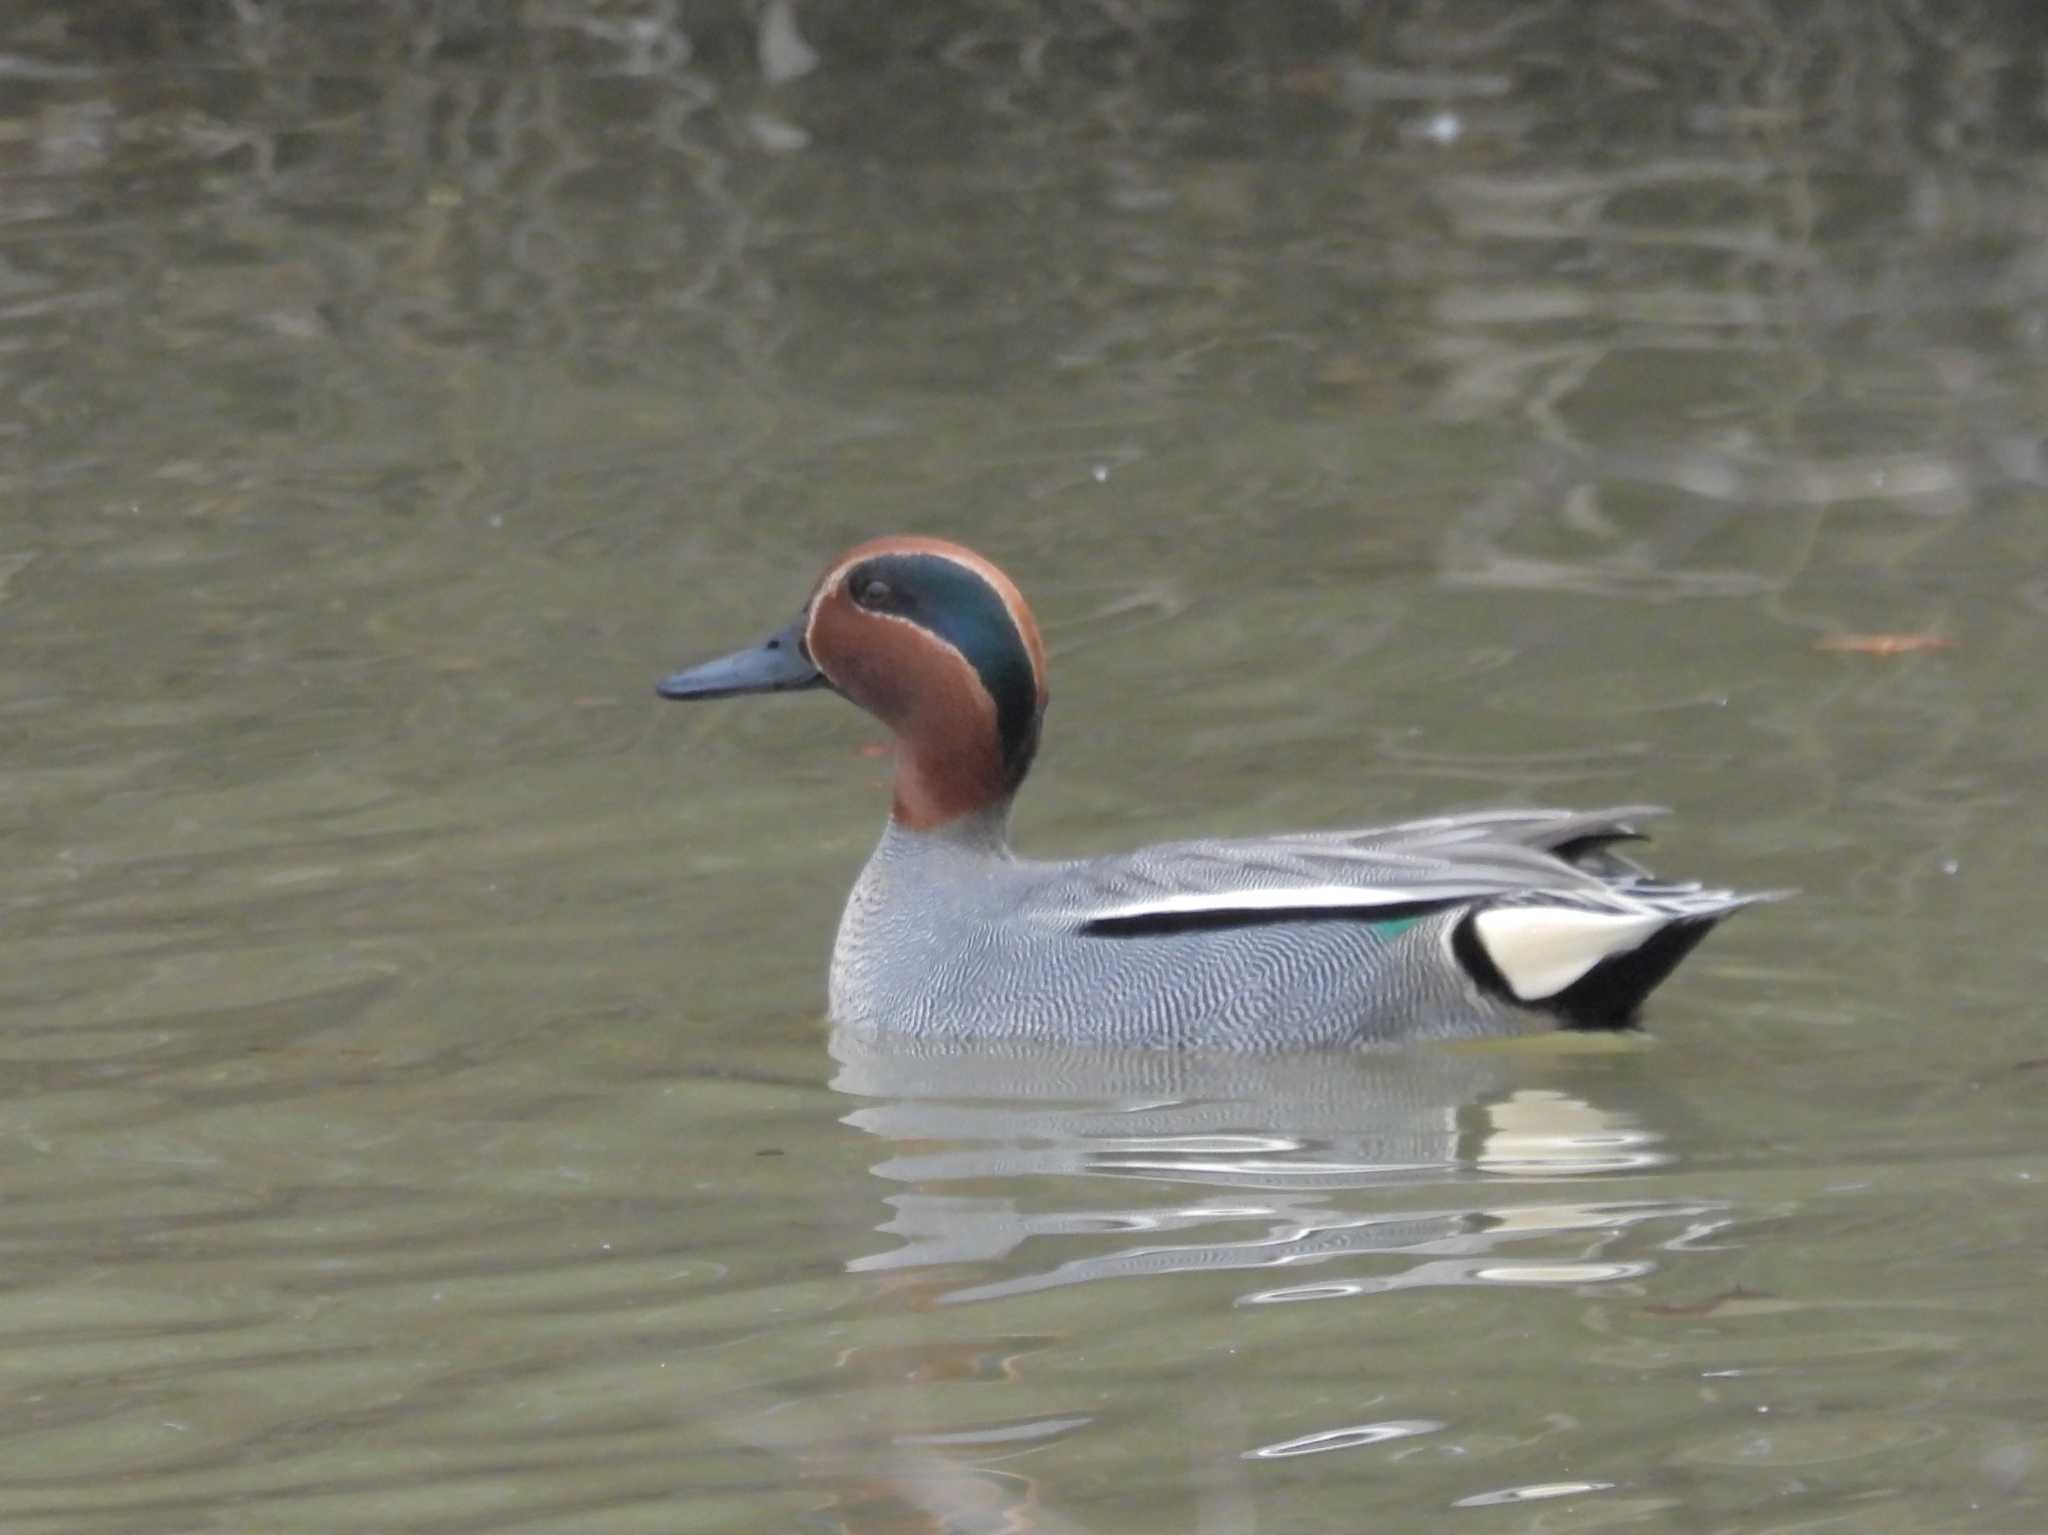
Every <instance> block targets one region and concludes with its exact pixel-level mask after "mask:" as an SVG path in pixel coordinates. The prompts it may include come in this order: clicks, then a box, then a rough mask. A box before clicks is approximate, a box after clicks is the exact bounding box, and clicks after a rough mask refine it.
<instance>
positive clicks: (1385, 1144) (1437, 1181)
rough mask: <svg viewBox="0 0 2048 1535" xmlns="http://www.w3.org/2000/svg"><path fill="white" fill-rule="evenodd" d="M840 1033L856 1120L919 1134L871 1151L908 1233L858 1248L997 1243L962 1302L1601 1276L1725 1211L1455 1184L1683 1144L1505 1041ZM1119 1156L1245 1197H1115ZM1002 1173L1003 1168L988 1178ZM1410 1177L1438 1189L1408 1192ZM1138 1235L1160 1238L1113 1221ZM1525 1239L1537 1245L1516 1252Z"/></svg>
mask: <svg viewBox="0 0 2048 1535" xmlns="http://www.w3.org/2000/svg"><path fill="white" fill-rule="evenodd" d="M834 1053H835V1055H836V1056H837V1058H838V1060H839V1061H840V1065H841V1070H840V1072H839V1075H838V1077H837V1079H836V1081H835V1086H836V1087H838V1088H839V1089H840V1090H841V1091H843V1092H848V1093H853V1094H857V1095H859V1096H861V1097H862V1098H864V1099H866V1100H868V1101H866V1102H863V1103H862V1104H861V1106H860V1107H858V1108H856V1109H854V1111H853V1112H851V1113H850V1114H848V1115H847V1116H846V1120H845V1122H846V1123H848V1124H850V1125H854V1126H857V1127H858V1128H860V1129H863V1130H866V1131H868V1132H869V1133H871V1134H874V1135H876V1136H878V1137H881V1138H882V1139H884V1140H886V1141H888V1142H890V1143H891V1144H892V1146H893V1147H906V1146H914V1147H915V1149H914V1150H899V1151H896V1152H894V1154H891V1155H887V1156H885V1157H883V1158H882V1159H881V1160H879V1161H878V1162H876V1163H875V1164H874V1165H873V1167H872V1168H871V1171H872V1172H873V1173H874V1174H875V1175H876V1176H877V1177H880V1178H883V1179H886V1180H888V1181H889V1182H891V1183H896V1184H905V1185H911V1187H910V1188H907V1189H904V1190H903V1191H901V1192H898V1193H895V1194H891V1195H889V1196H887V1197H886V1198H885V1199H884V1201H883V1203H884V1204H885V1205H886V1206H887V1207H888V1210H889V1215H888V1218H887V1219H886V1220H885V1221H883V1222H882V1223H881V1224H880V1225H879V1226H878V1228H877V1229H878V1230H880V1231H882V1232H885V1233H887V1234H888V1235H890V1236H893V1237H895V1238H897V1239H899V1243H900V1245H898V1246H895V1247H893V1248H890V1249H888V1250H886V1251H883V1252H876V1253H868V1254H864V1255H861V1256H858V1257H855V1258H853V1259H851V1260H850V1261H849V1262H848V1265H847V1266H848V1268H849V1269H850V1270H853V1271H857V1272H874V1271H885V1270H905V1269H928V1268H933V1267H937V1266H940V1265H949V1266H952V1265H967V1264H975V1265H986V1266H989V1267H990V1268H991V1269H992V1270H993V1271H992V1272H988V1273H984V1274H976V1275H973V1276H972V1277H971V1278H970V1277H969V1276H965V1275H963V1276H962V1278H963V1279H966V1280H967V1282H964V1283H960V1284H957V1285H955V1286H954V1287H953V1288H951V1289H949V1290H946V1291H945V1292H943V1293H942V1294H940V1295H938V1296H937V1297H936V1299H938V1300H941V1301H945V1302H951V1303H956V1304H957V1303H961V1302H968V1301H983V1300H992V1299H996V1298H999V1297H1004V1296H1015V1295H1022V1294H1028V1293H1032V1292H1035V1291H1043V1290H1051V1289H1056V1288H1061V1287H1064V1286H1069V1285H1075V1284H1083V1283H1088V1282H1091V1281H1095V1280H1102V1279H1128V1278H1136V1277H1140V1276H1146V1275H1161V1274H1178V1273H1196V1272H1217V1271H1271V1270H1275V1269H1292V1268H1299V1267H1303V1266H1307V1265H1317V1266H1321V1265H1327V1264H1333V1263H1336V1264H1343V1265H1346V1266H1350V1267H1356V1266H1359V1265H1364V1266H1366V1267H1367V1268H1369V1269H1370V1272H1369V1273H1365V1274H1346V1275H1342V1276H1339V1277H1333V1278H1331V1279H1328V1280H1320V1281H1318V1282H1316V1283H1312V1284H1306V1283H1305V1284H1297V1285H1287V1286H1282V1287H1274V1288H1264V1289H1259V1290H1255V1291H1251V1292H1248V1293H1245V1294H1243V1295H1241V1296H1239V1297H1238V1302H1239V1304H1252V1305H1263V1304H1273V1303H1277V1302H1286V1301H1296V1300H1310V1299H1331V1298H1338V1297H1355V1296H1361V1295H1367V1294H1376V1293H1382V1292H1386V1291H1391V1290H1398V1289H1410V1288H1415V1287H1420V1286H1446V1285H1498V1284H1532V1285H1560V1284H1591V1283H1601V1282H1608V1281H1613V1280H1619V1279H1632V1278H1638V1277H1641V1276H1642V1275H1644V1274H1647V1273H1649V1272H1651V1270H1652V1267H1653V1265H1652V1264H1651V1263H1649V1262H1647V1261H1643V1260H1640V1259H1635V1258H1629V1259H1621V1258H1617V1257H1615V1256H1613V1255H1612V1254H1611V1253H1609V1252H1607V1251H1606V1249H1607V1248H1609V1247H1610V1246H1612V1245H1613V1244H1615V1243H1616V1242H1618V1241H1620V1240H1622V1239H1623V1238H1624V1237H1625V1236H1626V1235H1627V1234H1628V1233H1629V1232H1631V1231H1632V1230H1633V1229H1635V1228H1638V1227H1641V1226H1643V1225H1644V1224H1645V1223H1651V1222H1667V1221H1671V1222H1678V1223H1680V1224H1681V1227H1682V1228H1684V1227H1685V1226H1686V1224H1687V1223H1691V1224H1693V1225H1697V1223H1698V1222H1700V1221H1701V1220H1702V1219H1703V1218H1709V1217H1712V1216H1714V1215H1716V1214H1717V1213H1718V1207H1716V1206H1714V1205H1712V1204H1702V1203H1683V1204H1681V1203H1677V1202H1673V1201H1668V1200H1626V1199H1611V1200H1601V1201H1586V1200H1566V1201H1559V1200H1555V1199H1550V1200H1539V1201H1533V1202H1531V1201H1525V1200H1518V1199H1517V1200H1503V1199H1498V1198H1494V1197H1490V1196H1489V1197H1481V1198H1477V1199H1464V1198H1460V1197H1456V1194H1457V1193H1458V1192H1461V1191H1463V1190H1466V1189H1472V1190H1479V1189H1498V1188H1500V1187H1501V1186H1502V1185H1504V1184H1516V1183H1528V1182H1534V1181H1548V1180H1555V1179H1559V1178H1578V1177H1588V1176H1602V1175H1613V1174H1616V1173H1624V1172H1633V1171H1637V1170H1641V1169H1645V1168H1650V1167H1654V1166H1657V1165H1659V1164H1660V1163H1662V1162H1663V1161H1665V1160H1666V1158H1667V1153H1666V1152H1664V1151H1663V1150H1662V1149H1661V1144H1660V1142H1661V1137H1660V1136H1659V1134H1658V1133H1657V1132H1656V1131H1654V1130H1652V1129H1650V1128H1648V1127H1646V1126H1644V1125H1643V1124H1641V1123H1640V1122H1639V1121H1638V1120H1637V1118H1636V1117H1635V1116H1634V1115H1633V1114H1631V1113H1629V1112H1626V1111H1623V1110H1619V1109H1612V1108H1606V1107H1603V1106H1601V1105H1598V1104H1595V1103H1593V1102H1590V1101H1588V1099H1587V1098H1586V1097H1585V1096H1583V1095H1581V1094H1576V1093H1572V1092H1566V1091H1562V1090H1559V1089H1557V1088H1554V1087H1539V1086H1529V1085H1523V1081H1524V1079H1525V1076H1526V1073H1527V1071H1528V1070H1529V1069H1530V1067H1529V1063H1528V1062H1526V1061H1522V1060H1518V1059H1516V1058H1515V1057H1513V1056H1511V1055H1508V1054H1505V1053H1501V1052H1485V1051H1469V1052H1466V1051H1431V1050H1414V1051H1400V1052H1386V1053H1381V1054H1373V1053H1359V1052H1349V1053H1337V1054H1331V1055H1290V1056H1276V1057H1267V1058H1257V1057H1252V1058H1186V1057H1173V1056H1165V1055H1161V1054H1158V1053H1155V1052H1140V1053H1112V1052H1075V1051H1061V1052H1024V1051H1008V1052H993V1051H988V1050H968V1049H960V1050H945V1049H938V1050H935V1049H932V1048H930V1047H916V1048H910V1049H905V1048H900V1047H897V1046H880V1045H877V1044H875V1043H874V1042H872V1041H863V1040H856V1039H852V1038H850V1037H843V1036H842V1037H840V1038H839V1039H837V1040H835V1042H834ZM1105 1178H1115V1179H1119V1180H1126V1181H1132V1180H1135V1181H1137V1182H1139V1183H1141V1184H1148V1185H1155V1186H1156V1185H1166V1186H1169V1187H1180V1188H1183V1189H1185V1188H1187V1187H1188V1186H1190V1185H1193V1186H1197V1187H1208V1188H1218V1189H1231V1190H1234V1191H1236V1197H1227V1198H1216V1197H1201V1196H1199V1195H1198V1196H1196V1197H1187V1196H1186V1195H1182V1196H1181V1197H1174V1196H1172V1195H1170V1194H1169V1195H1167V1196H1166V1197H1162V1198H1157V1199H1152V1200H1144V1201H1136V1202H1129V1203H1120V1204H1117V1205H1113V1206H1110V1207H1108V1208H1104V1207H1103V1205H1102V1204H1101V1203H1100V1202H1099V1201H1100V1194H1101V1191H1102V1187H1103V1185H1102V1183H1101V1181H1100V1180H1102V1179H1105ZM992 1182H999V1183H1001V1184H1003V1185H1004V1187H1002V1188H1000V1189H997V1190H994V1191H991V1189H990V1188H989V1185H990V1184H991V1183H992ZM967 1184H972V1185H974V1186H973V1187H972V1188H971V1190H970V1189H966V1188H958V1186H960V1185H967ZM947 1185H952V1186H955V1188H956V1189H957V1191H954V1190H952V1189H948V1188H947V1187H945V1186H947ZM1418 1189H1427V1190H1429V1191H1430V1192H1431V1193H1432V1194H1433V1195H1434V1196H1435V1197H1433V1198H1431V1199H1430V1200H1429V1202H1428V1203H1427V1204H1426V1205H1424V1206H1422V1207H1420V1208H1415V1207H1411V1206H1410V1205H1409V1203H1408V1202H1409V1200H1411V1199H1412V1198H1413V1196H1414V1193H1415V1191H1417V1190H1418ZM1447 1192H1451V1193H1453V1195H1454V1197H1453V1198H1452V1199H1450V1200H1448V1201H1447V1200H1444V1199H1443V1198H1442V1195H1443V1194H1445V1193H1447ZM1361 1196H1364V1197H1361ZM1127 1236H1142V1237H1143V1238H1145V1240H1144V1241H1143V1242H1141V1243H1135V1244H1134V1243H1120V1242H1117V1241H1116V1240H1115V1239H1117V1238H1120V1237H1127ZM1162 1238H1177V1239H1175V1240H1162ZM1105 1239H1107V1245H1105ZM1047 1243H1051V1244H1053V1246H1052V1248H1051V1249H1050V1250H1049V1251H1046V1250H1045V1244H1047ZM1077 1244H1080V1246H1079V1248H1078V1249H1077ZM1510 1244H1514V1245H1521V1244H1530V1245H1531V1246H1532V1247H1534V1248H1536V1249H1537V1250H1536V1251H1532V1252H1531V1253H1530V1254H1529V1255H1528V1256H1526V1257H1519V1256H1509V1255H1506V1254H1505V1253H1504V1252H1503V1249H1504V1248H1506V1247H1508V1246H1509V1245H1510ZM1561 1244H1562V1245H1563V1250H1560V1246H1561ZM1041 1252H1044V1253H1045V1255H1044V1256H1043V1257H1041V1256H1040V1254H1041ZM1032 1259H1036V1260H1037V1261H1030V1260H1032ZM1020 1260H1023V1261H1021V1262H1020Z"/></svg>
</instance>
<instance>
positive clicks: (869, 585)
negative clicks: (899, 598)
mask: <svg viewBox="0 0 2048 1535" xmlns="http://www.w3.org/2000/svg"><path fill="white" fill-rule="evenodd" d="M895 595H896V594H895V592H893V591H891V590H890V589H889V583H888V582H887V581H883V580H881V579H879V578H878V577H874V576H870V577H869V578H868V579H867V580H865V581H863V582H861V583H860V584H859V585H858V586H857V587H855V588H854V593H853V600H854V601H855V602H857V603H859V604H860V605H861V606H862V607H864V608H884V607H887V606H888V605H889V602H890V599H892V598H893V597H894V596H895Z"/></svg>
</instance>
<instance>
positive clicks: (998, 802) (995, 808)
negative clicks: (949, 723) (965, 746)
mask: <svg viewBox="0 0 2048 1535" xmlns="http://www.w3.org/2000/svg"><path fill="white" fill-rule="evenodd" d="M1012 793H1013V790H1012V788H1011V786H1010V785H1009V784H1008V783H1007V782H1006V781H1005V776H1004V774H1003V772H1002V767H1001V764H1000V762H999V761H997V760H996V758H995V754H994V753H993V752H991V751H989V750H987V749H985V748H984V749H980V750H967V751H962V750H959V749H957V743H953V742H935V741H934V740H933V739H932V738H931V737H924V738H922V739H918V740H913V739H911V738H908V737H905V736H902V735H899V736H898V737H897V739H896V783H895V790H894V793H893V795H892V796H891V800H890V805H889V820H890V822H891V824H892V825H895V826H898V827H901V828H902V829H903V830H905V831H915V832H929V833H937V834H941V835H944V836H945V837H946V838H947V839H948V840H951V841H964V842H987V843H990V844H992V845H994V846H997V847H1001V846H1006V845H1007V843H1008V840H1009V826H1010V801H1011V797H1012Z"/></svg>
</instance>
